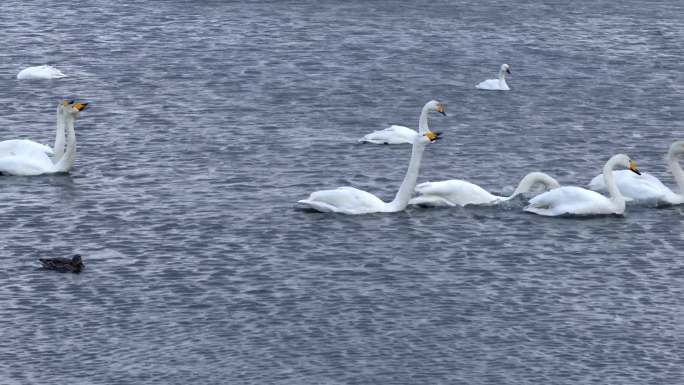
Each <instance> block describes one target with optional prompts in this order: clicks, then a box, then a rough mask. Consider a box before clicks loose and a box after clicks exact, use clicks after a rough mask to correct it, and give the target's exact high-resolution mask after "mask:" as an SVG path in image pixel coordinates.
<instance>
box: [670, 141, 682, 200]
mask: <svg viewBox="0 0 684 385" xmlns="http://www.w3.org/2000/svg"><path fill="white" fill-rule="evenodd" d="M681 155H682V153H681V152H677V151H670V152H668V154H667V166H668V167H669V168H670V172H672V176H673V177H674V179H675V182H677V187H678V188H679V194H680V195H684V170H682V165H680V164H679V157H680V156H681Z"/></svg>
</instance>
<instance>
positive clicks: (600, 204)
mask: <svg viewBox="0 0 684 385" xmlns="http://www.w3.org/2000/svg"><path fill="white" fill-rule="evenodd" d="M616 166H623V167H627V168H629V169H630V170H631V171H632V172H634V173H636V174H639V175H640V173H639V170H637V168H636V163H634V161H633V160H631V159H629V157H628V156H627V155H624V154H617V155H613V156H612V157H611V158H610V159H609V160H608V162H606V165H605V166H603V179H604V183H605V184H606V186H608V193H609V194H610V199H609V198H606V197H605V196H603V195H601V194H599V193H597V192H595V191H591V190H586V189H583V188H581V187H575V186H564V187H559V188H557V189H553V190H551V191H547V192H545V193H543V194H540V195H537V196H536V197H534V198H532V199H530V204H529V205H528V206H527V207H525V211H529V212H531V213H535V214H539V215H546V216H556V215H563V214H573V215H603V214H622V213H624V212H625V198H624V197H623V196H622V194H620V190H618V188H617V185H616V184H615V178H614V177H613V173H612V171H613V168H615V167H616Z"/></svg>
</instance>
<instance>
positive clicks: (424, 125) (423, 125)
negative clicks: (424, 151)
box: [418, 103, 430, 134]
mask: <svg viewBox="0 0 684 385" xmlns="http://www.w3.org/2000/svg"><path fill="white" fill-rule="evenodd" d="M429 104H430V103H427V104H425V105H424V106H423V110H422V111H421V112H420V119H419V120H418V132H419V133H420V134H424V133H426V132H428V131H430V128H429V127H428V114H429V113H430V107H429Z"/></svg>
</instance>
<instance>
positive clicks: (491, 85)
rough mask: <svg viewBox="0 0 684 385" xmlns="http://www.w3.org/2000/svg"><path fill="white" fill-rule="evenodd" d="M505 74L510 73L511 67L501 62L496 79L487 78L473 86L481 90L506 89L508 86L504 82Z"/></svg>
mask: <svg viewBox="0 0 684 385" xmlns="http://www.w3.org/2000/svg"><path fill="white" fill-rule="evenodd" d="M506 74H509V75H510V74H511V67H510V66H509V65H508V64H502V65H501V69H500V70H499V78H498V79H487V80H485V81H483V82H481V83H480V84H478V85H477V86H475V87H476V88H479V89H481V90H498V91H508V90H510V88H508V84H507V83H506Z"/></svg>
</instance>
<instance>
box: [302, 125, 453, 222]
mask: <svg viewBox="0 0 684 385" xmlns="http://www.w3.org/2000/svg"><path fill="white" fill-rule="evenodd" d="M439 135H440V134H439V133H437V132H432V131H428V132H426V133H425V134H423V135H418V136H416V137H415V138H414V140H413V147H412V150H411V160H410V162H409V166H408V170H407V171H406V176H405V177H404V181H403V182H402V183H401V186H400V187H399V191H398V192H397V195H396V196H395V197H394V200H393V201H392V202H389V203H385V202H383V201H382V200H381V199H380V198H378V197H376V196H375V195H373V194H371V193H368V192H365V191H363V190H359V189H356V188H354V187H339V188H336V189H334V190H322V191H316V192H313V193H311V195H310V196H309V198H307V199H303V200H300V201H299V203H301V204H303V205H306V206H308V207H310V208H312V209H315V210H318V211H321V212H333V213H342V214H369V213H391V212H397V211H402V210H404V209H405V208H406V206H407V205H408V201H409V199H411V195H412V194H413V189H414V188H415V187H416V180H417V179H418V172H419V170H420V162H421V160H422V158H423V151H424V150H425V146H426V145H427V144H428V143H431V142H434V141H436V140H438V139H439Z"/></svg>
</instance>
